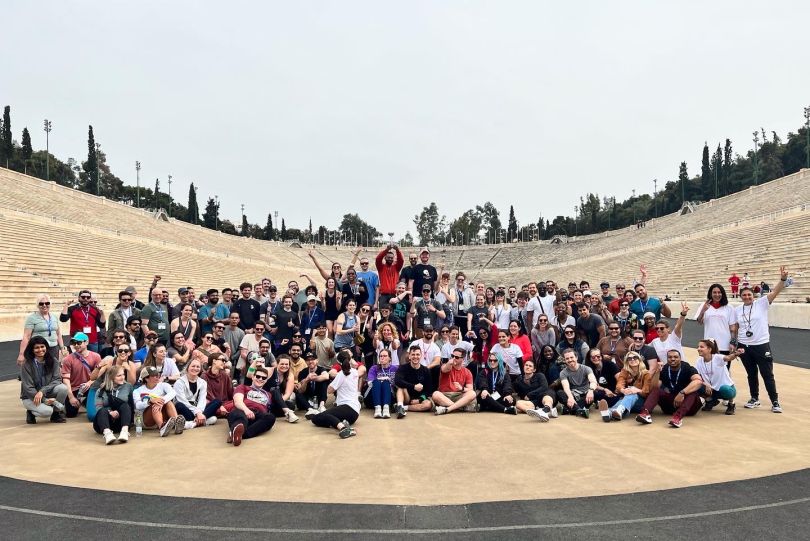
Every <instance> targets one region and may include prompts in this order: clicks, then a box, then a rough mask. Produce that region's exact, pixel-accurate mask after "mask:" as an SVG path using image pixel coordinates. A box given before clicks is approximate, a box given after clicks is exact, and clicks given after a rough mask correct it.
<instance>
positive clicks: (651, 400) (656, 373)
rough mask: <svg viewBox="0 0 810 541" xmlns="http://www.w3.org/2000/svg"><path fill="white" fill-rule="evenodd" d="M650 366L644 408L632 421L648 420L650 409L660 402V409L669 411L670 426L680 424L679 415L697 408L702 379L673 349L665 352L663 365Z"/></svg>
mask: <svg viewBox="0 0 810 541" xmlns="http://www.w3.org/2000/svg"><path fill="white" fill-rule="evenodd" d="M654 366H655V367H654V368H653V369H652V370H651V371H652V373H653V375H652V380H651V381H650V394H649V395H648V396H647V400H645V401H644V409H643V410H641V413H639V414H638V415H637V416H636V421H638V422H639V423H642V424H651V423H652V422H653V420H652V410H653V409H654V408H655V406H660V407H661V411H663V412H664V413H666V414H668V415H669V414H671V415H672V419H670V420H669V424H670V426H672V427H673V428H680V427H681V425H682V424H683V418H684V417H687V416H691V415H695V414H696V413H697V412H698V411H700V407H701V405H702V404H701V402H700V396H699V391H700V390H701V389H702V388H703V380H702V379H701V377H700V374H698V372H697V370H695V369H694V367H692V366H690V365H689V363H687V362H686V361H684V360H682V359H681V353H680V352H679V351H678V350H677V349H671V350H669V351H668V352H667V364H666V366H665V367H664V368H658V367H657V366H656V365H654Z"/></svg>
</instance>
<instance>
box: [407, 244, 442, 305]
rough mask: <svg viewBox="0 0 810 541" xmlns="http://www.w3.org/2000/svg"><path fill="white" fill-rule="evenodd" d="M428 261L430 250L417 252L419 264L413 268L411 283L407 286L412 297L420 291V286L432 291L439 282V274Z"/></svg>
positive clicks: (425, 249) (424, 249)
mask: <svg viewBox="0 0 810 541" xmlns="http://www.w3.org/2000/svg"><path fill="white" fill-rule="evenodd" d="M429 260H430V250H428V249H427V248H422V250H421V251H420V252H419V261H420V262H419V264H418V265H416V266H415V267H414V268H413V272H412V278H411V282H410V283H409V284H408V289H410V291H411V292H412V293H413V295H414V297H415V296H416V295H419V293H420V292H421V291H422V286H424V285H425V284H427V285H429V286H430V287H431V289H433V288H434V287H436V282H437V281H438V280H439V273H438V272H437V271H436V267H434V266H433V265H431V264H430V263H428V261H429Z"/></svg>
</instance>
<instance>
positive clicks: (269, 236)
mask: <svg viewBox="0 0 810 541" xmlns="http://www.w3.org/2000/svg"><path fill="white" fill-rule="evenodd" d="M264 240H276V233H275V231H273V213H272V212H268V213H267V225H266V226H264Z"/></svg>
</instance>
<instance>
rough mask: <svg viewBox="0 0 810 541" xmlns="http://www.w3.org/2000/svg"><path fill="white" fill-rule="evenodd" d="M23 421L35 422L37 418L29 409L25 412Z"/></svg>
mask: <svg viewBox="0 0 810 541" xmlns="http://www.w3.org/2000/svg"><path fill="white" fill-rule="evenodd" d="M25 422H26V423H27V424H29V425H35V424H37V418H36V417H35V416H34V413H33V412H30V411H26V412H25Z"/></svg>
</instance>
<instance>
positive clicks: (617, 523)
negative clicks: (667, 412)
mask: <svg viewBox="0 0 810 541" xmlns="http://www.w3.org/2000/svg"><path fill="white" fill-rule="evenodd" d="M808 502H810V497H807V498H797V499H794V500H785V501H782V502H773V503H765V504H760V505H747V506H745V507H734V508H731V509H718V510H716V511H702V512H700V513H684V514H680V515H666V516H660V517H644V518H633V519H622V520H602V521H593V522H566V523H560V524H515V525H508V526H477V527H471V528H432V529H427V528H413V529H361V528H346V529H338V528H334V529H332V528H328V529H315V528H302V529H296V528H249V527H229V526H213V525H201V524H163V523H158V522H141V521H136V520H119V519H112V518H102V517H89V516H85V515H71V514H67V513H54V512H51V511H40V510H37V509H26V508H23V507H12V506H10V505H0V511H9V512H13V513H23V514H26V515H36V516H41V517H51V518H63V519H68V520H82V521H86V522H101V523H104V524H120V525H123V526H140V527H144V528H162V529H168V530H207V531H217V532H247V533H274V534H276V533H285V534H410V535H413V534H417V535H429V534H450V533H467V532H470V533H474V532H501V531H517V530H544V529H557V528H591V527H598V526H621V525H626V524H643V523H649V522H665V521H668V520H684V519H693V518H703V517H713V516H718V515H729V514H733V513H745V512H747V511H757V510H761V509H773V508H776V507H785V506H788V505H797V504H801V503H808ZM465 507H466V506H465Z"/></svg>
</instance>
